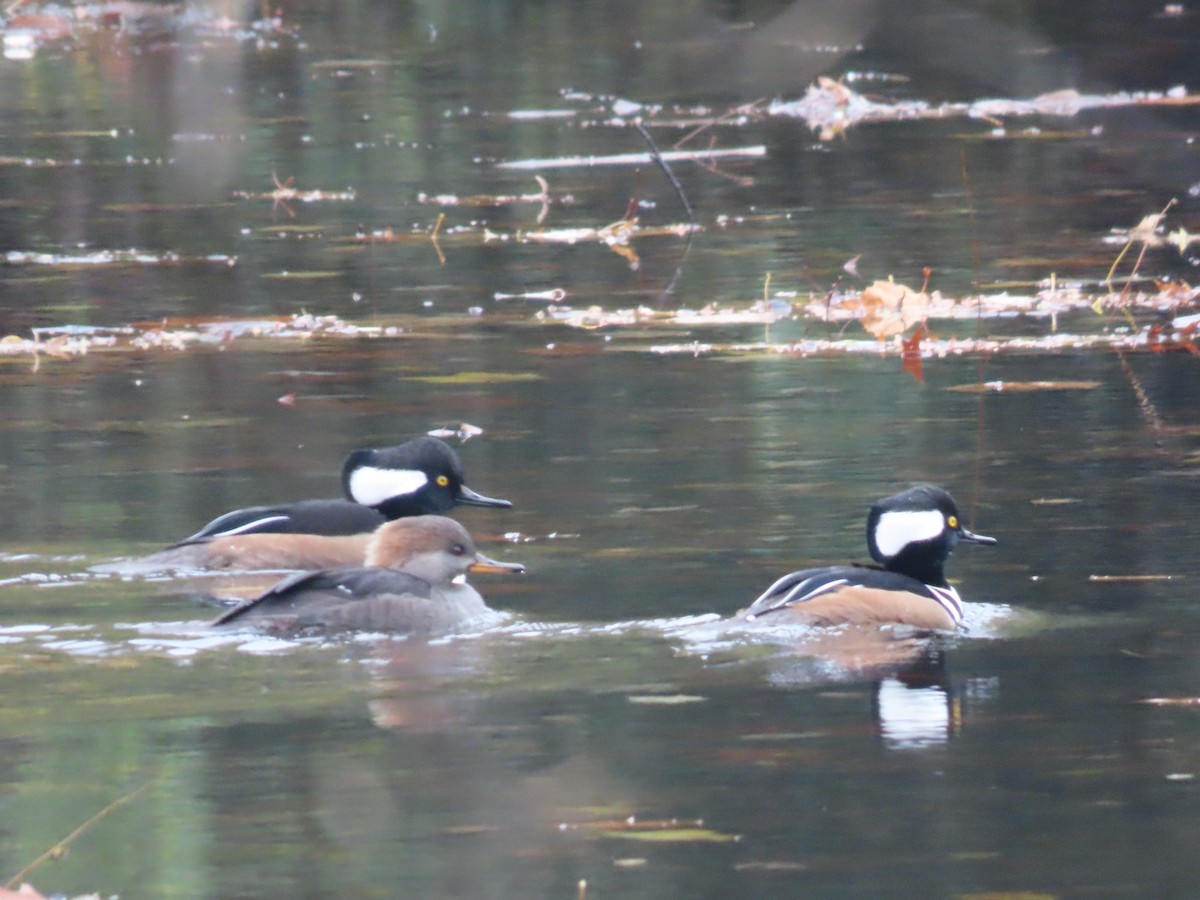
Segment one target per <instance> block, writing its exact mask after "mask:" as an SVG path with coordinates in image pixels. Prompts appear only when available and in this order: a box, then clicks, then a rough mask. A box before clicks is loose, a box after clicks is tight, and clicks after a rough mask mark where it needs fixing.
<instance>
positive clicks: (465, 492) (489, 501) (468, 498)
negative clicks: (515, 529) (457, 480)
mask: <svg viewBox="0 0 1200 900" xmlns="http://www.w3.org/2000/svg"><path fill="white" fill-rule="evenodd" d="M458 502H459V503H461V504H463V505H464V506H495V507H498V508H500V509H512V503H511V502H510V501H508V500H499V499H497V498H495V497H485V496H483V494H477V493H475V492H474V491H473V490H471V489H470V488H469V487H467V486H466V485H465V484H464V485H462V486H461V487H460V488H459V489H458Z"/></svg>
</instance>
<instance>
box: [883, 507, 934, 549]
mask: <svg viewBox="0 0 1200 900" xmlns="http://www.w3.org/2000/svg"><path fill="white" fill-rule="evenodd" d="M945 527H946V521H945V519H944V518H943V517H942V514H941V513H940V512H938V510H936V509H920V510H916V509H912V510H900V511H896V512H885V513H884V514H883V515H882V516H880V517H879V522H878V523H877V524H876V526H875V546H877V547H878V548H879V552H880V553H882V554H883V555H884V557H886V558H888V559H891V558H892V557H893V556H895V555H897V554H898V553H900V551H901V550H903V549H904V548H905V547H906V546H908V545H909V544H912V543H915V542H917V541H928V540H931V539H933V538H935V537H937V536H938V535H939V534H941V533H942V531H943V530H945Z"/></svg>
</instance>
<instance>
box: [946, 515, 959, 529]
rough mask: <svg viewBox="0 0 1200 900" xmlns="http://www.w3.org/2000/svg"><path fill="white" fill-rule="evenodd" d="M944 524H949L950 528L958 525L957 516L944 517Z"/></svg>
mask: <svg viewBox="0 0 1200 900" xmlns="http://www.w3.org/2000/svg"><path fill="white" fill-rule="evenodd" d="M946 524H947V525H949V526H950V527H951V528H957V527H958V516H950V518H948V519H946Z"/></svg>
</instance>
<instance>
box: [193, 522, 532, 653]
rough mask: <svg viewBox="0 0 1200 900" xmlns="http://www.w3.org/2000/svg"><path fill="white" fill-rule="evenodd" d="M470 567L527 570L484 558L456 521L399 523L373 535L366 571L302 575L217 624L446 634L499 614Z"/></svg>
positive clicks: (380, 529)
mask: <svg viewBox="0 0 1200 900" xmlns="http://www.w3.org/2000/svg"><path fill="white" fill-rule="evenodd" d="M468 570H471V571H474V572H524V571H525V567H524V566H523V565H521V564H520V563H502V562H497V561H496V560H493V559H489V558H488V557H486V556H484V555H483V554H482V553H480V552H479V550H478V549H476V547H475V542H474V541H473V540H472V539H471V535H470V534H468V533H467V530H466V529H465V528H463V527H462V525H460V524H459V523H458V522H455V521H454V520H453V519H447V518H445V517H443V516H414V517H410V518H405V519H397V520H396V521H393V522H388V523H386V524H384V525H381V526H380V527H379V528H378V529H377V530H376V531H375V532H374V534H372V535H371V538H370V542H369V544H368V547H367V554H366V565H365V566H358V567H349V568H339V569H325V570H322V571H318V572H300V573H297V574H295V575H292V576H290V577H288V578H285V579H283V580H282V581H280V582H279V583H278V584H276V585H275V586H274V587H272V588H270V589H269V590H267V591H266V592H265V593H263V594H260V595H259V596H258V597H256V598H254V599H253V600H248V601H246V602H245V603H243V604H241V605H240V606H236V607H234V608H233V609H231V610H229V611H228V612H226V613H224V614H223V615H221V616H220V617H219V618H217V619H216V620H215V621H214V622H213V624H214V625H224V624H225V623H226V622H232V621H235V620H237V619H242V618H246V619H255V620H256V621H258V622H260V623H263V624H266V625H269V626H270V627H272V628H277V629H286V630H293V629H302V628H321V629H330V630H343V629H355V630H363V631H391V632H398V633H402V634H416V635H438V634H449V633H451V632H454V631H460V630H463V629H464V628H472V627H478V626H479V625H481V624H486V623H487V621H488V620H489V619H490V618H491V617H492V616H494V615H496V613H495V612H494V611H493V610H491V609H490V608H489V607H488V606H487V604H486V603H484V601H483V598H482V597H480V596H479V594H478V592H477V591H476V590H475V589H474V588H473V587H471V586H470V585H469V584H467V583H466V573H467V571H468Z"/></svg>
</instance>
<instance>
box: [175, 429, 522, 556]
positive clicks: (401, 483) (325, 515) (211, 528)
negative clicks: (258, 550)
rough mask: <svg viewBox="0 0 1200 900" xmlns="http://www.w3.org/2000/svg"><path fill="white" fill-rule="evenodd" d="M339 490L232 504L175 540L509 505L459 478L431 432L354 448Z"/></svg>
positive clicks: (458, 468) (366, 527)
mask: <svg viewBox="0 0 1200 900" xmlns="http://www.w3.org/2000/svg"><path fill="white" fill-rule="evenodd" d="M342 491H343V492H344V493H345V495H346V499H345V500H302V501H300V502H299V503H289V504H283V505H280V506H251V507H248V508H247V509H236V510H234V511H233V512H228V513H225V515H223V516H220V517H218V518H216V519H213V520H212V521H211V522H209V523H208V524H207V525H205V526H204V527H203V528H201V529H200V530H199V531H197V532H196V533H195V534H193V535H192V536H191V537H188V538H184V539H183V540H182V541H180V542H179V543H178V544H175V545H173V546H180V545H182V544H187V543H190V542H192V541H198V540H202V539H204V538H212V537H229V536H232V535H238V534H280V533H283V534H360V533H363V532H367V531H374V530H375V529H376V528H378V527H379V526H380V525H382V524H383V523H384V522H388V521H390V520H392V519H399V518H402V517H403V516H422V515H430V514H432V515H440V514H442V513H445V512H449V511H450V509H451V508H453V507H454V506H455V505H457V504H460V503H461V504H464V505H466V506H497V507H501V508H504V509H508V508H510V507H511V506H512V503H510V502H509V501H507V500H497V499H494V498H492V497H485V496H483V495H482V494H477V493H475V491H473V490H471V489H470V488H469V487H467V486H466V485H465V484H463V468H462V462H461V461H460V460H459V458H458V454H457V453H455V452H454V450H452V449H451V448H450V446H449V445H448V444H446V443H445V442H444V441H439V440H438V439H437V438H434V437H419V438H414V439H413V440H411V441H406V442H405V443H403V444H400V445H398V446H396V447H384V448H382V449H379V450H355V451H354V452H353V453H351V454H350V455H349V456H348V457H346V462H345V463H344V464H343V465H342Z"/></svg>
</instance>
